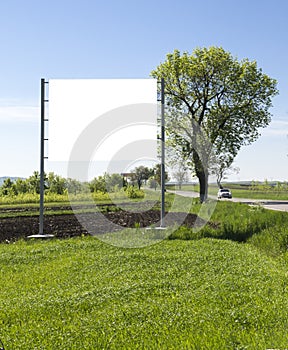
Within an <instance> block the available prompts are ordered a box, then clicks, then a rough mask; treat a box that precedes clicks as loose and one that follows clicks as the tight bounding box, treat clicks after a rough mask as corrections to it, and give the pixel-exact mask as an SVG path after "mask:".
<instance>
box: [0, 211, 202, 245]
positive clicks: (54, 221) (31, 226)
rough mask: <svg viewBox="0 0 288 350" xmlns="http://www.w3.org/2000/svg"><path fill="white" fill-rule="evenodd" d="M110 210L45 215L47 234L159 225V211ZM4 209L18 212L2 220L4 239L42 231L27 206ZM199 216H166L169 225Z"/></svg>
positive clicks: (71, 234) (190, 221) (191, 221)
mask: <svg viewBox="0 0 288 350" xmlns="http://www.w3.org/2000/svg"><path fill="white" fill-rule="evenodd" d="M52 209H53V210H64V209H68V208H65V207H63V206H59V207H53V208H52ZM70 209H71V208H70ZM74 209H75V208H74ZM86 209H87V208H86ZM111 209H113V208H111V206H110V209H109V210H108V211H106V212H103V213H102V214H103V215H100V214H99V213H82V214H77V216H76V215H75V214H74V213H72V212H71V214H63V215H44V233H45V234H53V235H55V237H58V238H68V237H75V236H81V235H89V234H91V231H93V232H92V234H93V235H94V234H95V235H98V234H103V233H107V232H113V231H117V230H121V229H123V228H128V227H129V228H135V227H148V226H151V225H156V226H158V225H159V221H160V211H159V210H153V209H150V210H147V211H143V212H136V213H135V212H132V211H126V210H122V209H120V210H117V211H114V210H111ZM5 210H7V214H8V213H9V214H10V215H11V212H14V213H15V215H17V213H19V214H18V215H19V216H15V217H7V218H1V219H0V241H1V242H3V241H5V242H12V241H15V240H17V239H20V238H26V237H27V236H29V235H34V234H38V233H39V216H38V215H34V214H33V213H31V216H23V211H24V212H25V210H28V209H24V208H13V209H1V213H3V211H4V212H5ZM29 212H31V208H30V209H29ZM14 213H13V214H14ZM35 214H36V213H35ZM47 214H49V210H48V211H47ZM21 215H22V216H21ZM78 219H79V220H80V222H81V223H82V224H81V223H80V222H79V220H78ZM196 219H197V215H195V214H188V215H187V214H186V213H169V214H168V216H167V218H165V224H166V225H167V226H170V225H174V224H175V223H183V225H186V226H188V227H193V226H194V225H195V221H196ZM83 223H84V224H83ZM197 224H201V220H199V218H198V220H197ZM87 227H88V230H87Z"/></svg>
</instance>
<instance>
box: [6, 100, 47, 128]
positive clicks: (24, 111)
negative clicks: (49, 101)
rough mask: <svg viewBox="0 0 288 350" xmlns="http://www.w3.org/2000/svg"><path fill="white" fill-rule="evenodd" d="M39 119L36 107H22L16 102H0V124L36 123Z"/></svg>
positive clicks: (22, 105)
mask: <svg viewBox="0 0 288 350" xmlns="http://www.w3.org/2000/svg"><path fill="white" fill-rule="evenodd" d="M38 119H40V109H39V107H37V106H31V105H24V104H21V103H19V104H18V103H17V102H16V101H0V122H11V123H12V122H20V121H22V122H36V121H37V120H38Z"/></svg>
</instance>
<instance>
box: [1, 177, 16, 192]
mask: <svg viewBox="0 0 288 350" xmlns="http://www.w3.org/2000/svg"><path fill="white" fill-rule="evenodd" d="M1 194H2V195H4V196H8V195H13V194H15V191H14V188H13V181H12V180H11V179H10V178H9V177H8V178H7V179H5V180H4V182H3V185H2V186H1Z"/></svg>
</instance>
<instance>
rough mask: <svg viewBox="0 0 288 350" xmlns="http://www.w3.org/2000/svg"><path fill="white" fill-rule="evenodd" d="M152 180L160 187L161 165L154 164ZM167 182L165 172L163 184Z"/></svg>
mask: <svg viewBox="0 0 288 350" xmlns="http://www.w3.org/2000/svg"><path fill="white" fill-rule="evenodd" d="M154 179H155V180H156V181H157V183H158V184H159V186H160V185H161V164H159V163H158V164H156V165H155V167H154ZM168 180H169V176H168V172H167V171H165V182H166V181H168Z"/></svg>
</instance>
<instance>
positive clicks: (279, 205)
mask: <svg viewBox="0 0 288 350" xmlns="http://www.w3.org/2000/svg"><path fill="white" fill-rule="evenodd" d="M169 192H173V193H176V194H178V195H180V196H183V197H191V198H197V197H199V193H197V192H192V191H179V190H176V191H169ZM209 198H212V199H217V196H212V195H209ZM221 200H228V201H232V202H240V203H245V204H249V205H261V206H262V207H263V208H265V209H270V210H279V211H287V212H288V201H287V200H286V201H285V200H283V201H280V200H270V199H248V198H232V199H221Z"/></svg>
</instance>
